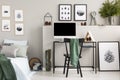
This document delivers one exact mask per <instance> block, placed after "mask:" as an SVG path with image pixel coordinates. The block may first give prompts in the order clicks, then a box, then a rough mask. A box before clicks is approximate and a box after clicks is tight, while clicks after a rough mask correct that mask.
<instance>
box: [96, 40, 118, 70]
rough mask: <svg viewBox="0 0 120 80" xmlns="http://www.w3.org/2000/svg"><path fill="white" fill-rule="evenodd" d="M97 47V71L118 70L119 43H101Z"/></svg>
mask: <svg viewBox="0 0 120 80" xmlns="http://www.w3.org/2000/svg"><path fill="white" fill-rule="evenodd" d="M98 47H99V70H101V71H110V70H115V71H116V70H119V42H118V41H101V42H99V43H98Z"/></svg>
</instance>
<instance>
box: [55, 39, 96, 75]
mask: <svg viewBox="0 0 120 80" xmlns="http://www.w3.org/2000/svg"><path fill="white" fill-rule="evenodd" d="M56 43H60V44H61V43H64V42H60V41H53V73H55V68H57V67H63V66H56V65H55V45H56ZM87 44H89V45H87ZM82 47H83V48H93V65H92V66H88V67H92V68H93V71H94V70H95V72H96V64H95V63H96V62H95V56H96V55H95V52H96V42H84V44H83V46H82ZM84 67H87V66H84Z"/></svg>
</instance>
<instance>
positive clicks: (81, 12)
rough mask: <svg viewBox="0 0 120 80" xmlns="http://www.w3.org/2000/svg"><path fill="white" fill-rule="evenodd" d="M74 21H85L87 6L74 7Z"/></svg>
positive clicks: (76, 5)
mask: <svg viewBox="0 0 120 80" xmlns="http://www.w3.org/2000/svg"><path fill="white" fill-rule="evenodd" d="M74 20H75V21H86V20H87V4H75V5H74Z"/></svg>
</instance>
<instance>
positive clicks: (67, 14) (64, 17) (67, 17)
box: [58, 4, 72, 21]
mask: <svg viewBox="0 0 120 80" xmlns="http://www.w3.org/2000/svg"><path fill="white" fill-rule="evenodd" d="M71 11H72V6H71V4H59V16H58V17H59V20H60V21H71V15H72V12H71Z"/></svg>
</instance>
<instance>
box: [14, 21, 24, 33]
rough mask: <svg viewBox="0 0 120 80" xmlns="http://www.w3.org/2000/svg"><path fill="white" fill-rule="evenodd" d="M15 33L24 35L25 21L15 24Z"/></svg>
mask: <svg viewBox="0 0 120 80" xmlns="http://www.w3.org/2000/svg"><path fill="white" fill-rule="evenodd" d="M15 35H24V25H23V23H16V24H15Z"/></svg>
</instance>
